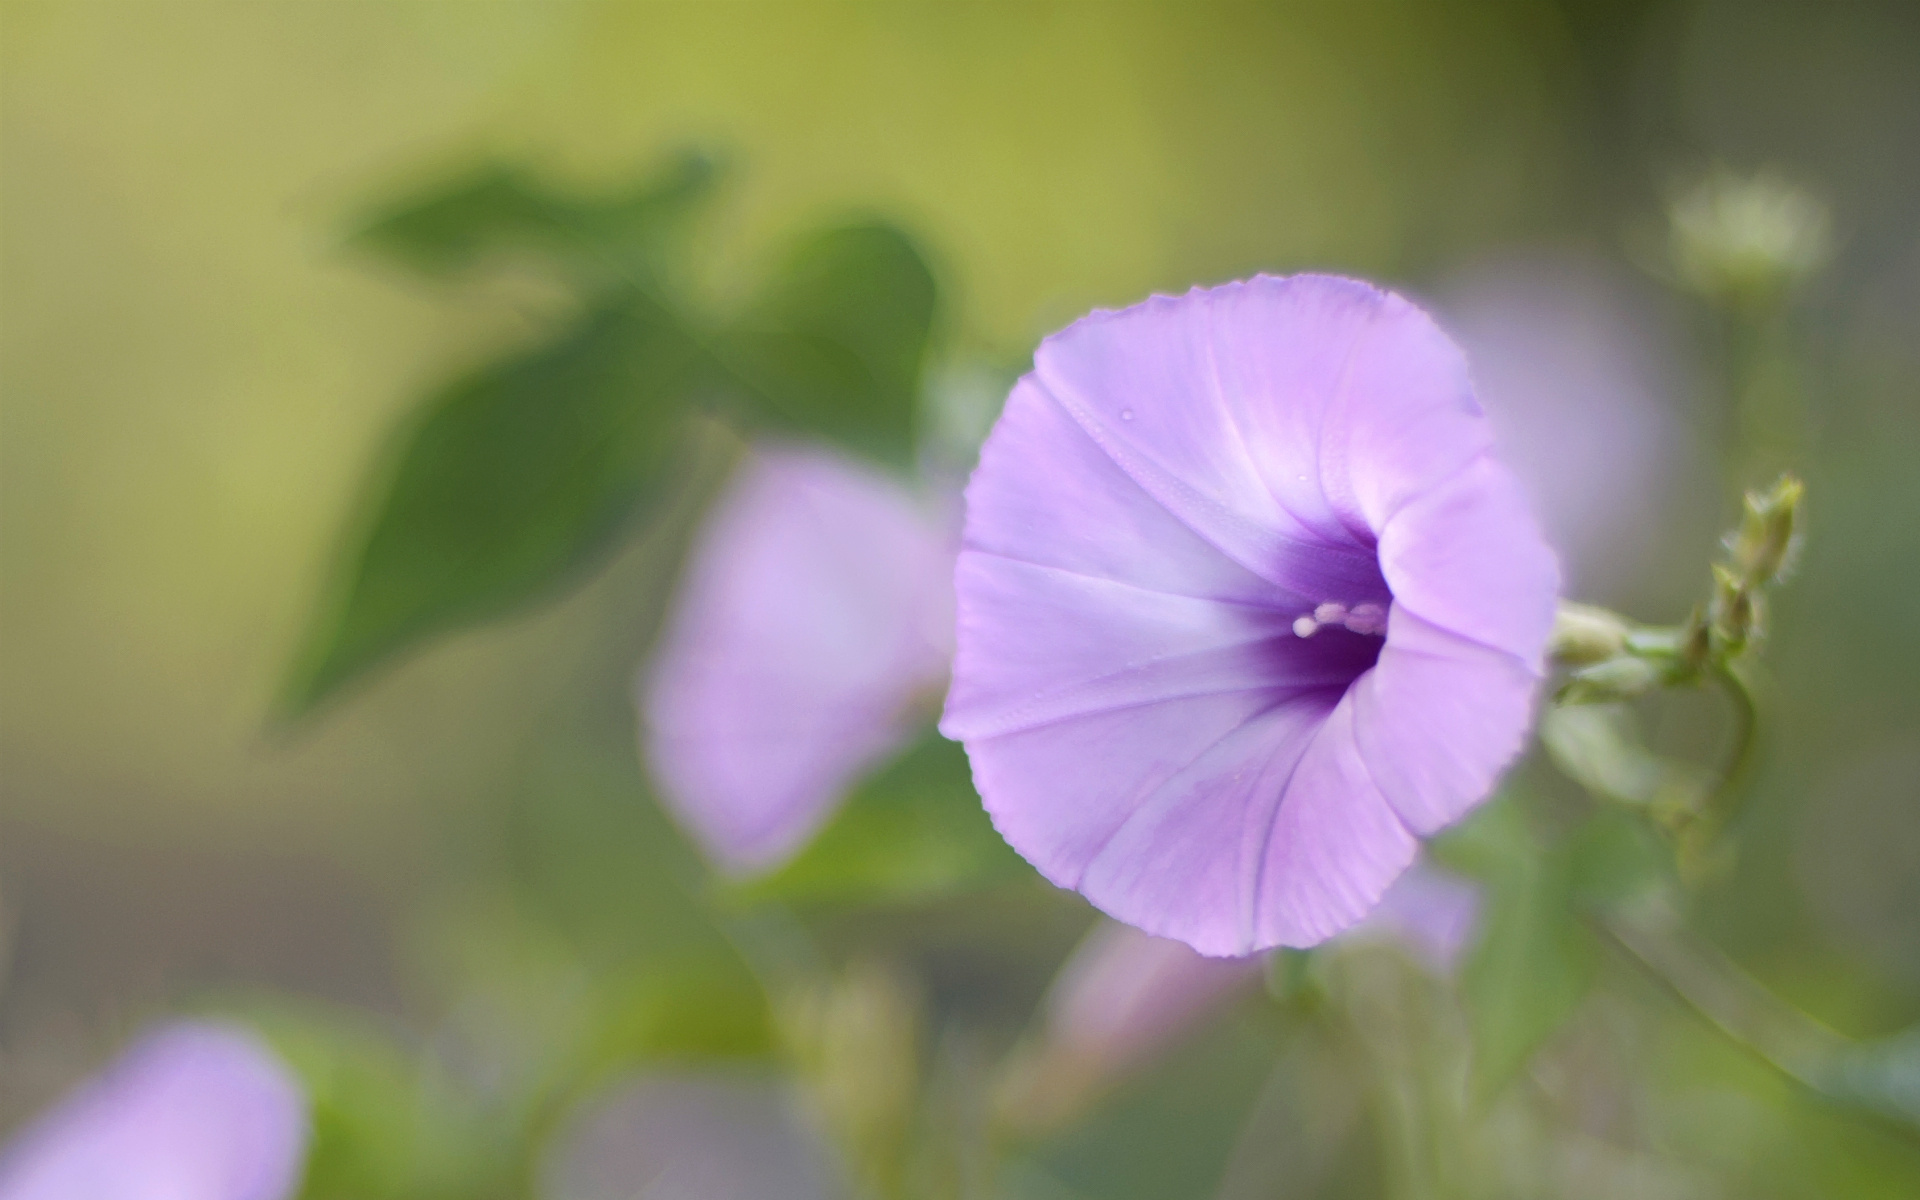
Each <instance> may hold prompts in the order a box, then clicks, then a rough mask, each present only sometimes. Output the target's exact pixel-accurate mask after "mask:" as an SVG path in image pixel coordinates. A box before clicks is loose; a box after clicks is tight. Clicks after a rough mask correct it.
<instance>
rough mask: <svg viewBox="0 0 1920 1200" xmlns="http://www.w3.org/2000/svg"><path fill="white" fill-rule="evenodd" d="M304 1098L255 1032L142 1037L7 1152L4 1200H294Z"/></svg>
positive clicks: (1, 1160)
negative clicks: (106, 1199)
mask: <svg viewBox="0 0 1920 1200" xmlns="http://www.w3.org/2000/svg"><path fill="white" fill-rule="evenodd" d="M306 1109H307V1103H306V1098H305V1097H304V1096H303V1095H302V1093H301V1091H300V1087H299V1085H298V1084H297V1083H296V1082H295V1081H294V1079H293V1076H292V1073H291V1072H290V1071H288V1069H287V1068H286V1066H285V1065H284V1064H283V1063H281V1062H280V1060H279V1059H278V1058H277V1057H276V1056H275V1055H273V1054H272V1053H271V1052H270V1051H269V1050H268V1049H267V1048H266V1047H265V1046H263V1045H262V1044H261V1043H260V1042H259V1041H258V1040H257V1039H256V1038H254V1037H253V1036H252V1035H251V1034H248V1033H244V1032H242V1031H241V1030H239V1029H235V1028H230V1027H228V1026H224V1025H216V1024H211V1023H201V1022H182V1023H180V1024H176V1025H172V1026H169V1027H167V1028H164V1029H161V1030H159V1031H157V1032H155V1033H152V1034H149V1035H148V1036H147V1037H145V1038H143V1039H142V1040H141V1041H140V1042H139V1043H138V1044H137V1045H135V1046H134V1047H133V1048H132V1049H131V1050H129V1051H128V1052H127V1053H126V1054H125V1055H124V1056H122V1057H121V1059H120V1060H119V1061H118V1062H117V1063H115V1064H114V1065H113V1066H112V1067H111V1068H110V1069H109V1070H108V1071H107V1072H106V1073H104V1074H103V1075H101V1076H99V1077H98V1078H96V1079H94V1080H93V1081H92V1082H90V1083H88V1084H86V1085H84V1086H83V1087H82V1088H81V1089H80V1090H79V1091H78V1092H76V1093H75V1094H73V1095H72V1096H70V1097H68V1098H67V1099H66V1100H65V1101H64V1102H62V1103H61V1104H60V1105H58V1106H57V1107H56V1108H54V1110H53V1111H52V1112H50V1113H48V1114H47V1115H46V1116H45V1117H42V1118H41V1119H40V1121H39V1122H37V1123H36V1124H34V1125H32V1126H30V1127H29V1128H28V1129H27V1131H26V1132H25V1133H23V1134H22V1135H21V1136H20V1137H19V1138H18V1139H17V1140H16V1141H15V1142H14V1143H13V1145H11V1146H10V1147H8V1148H7V1151H6V1153H5V1154H3V1155H0V1197H4V1198H5V1200H74V1198H75V1197H92V1196H99V1197H113V1198H114V1200H177V1198H178V1197H183V1196H191V1197H194V1198H195V1200H285V1198H286V1197H290V1196H291V1195H292V1194H293V1191H294V1188H295V1186H296V1184H298V1182H299V1179H300V1171H301V1166H302V1163H303V1162H304V1160H305V1157H306V1142H307V1111H306Z"/></svg>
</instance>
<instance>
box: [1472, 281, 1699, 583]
mask: <svg viewBox="0 0 1920 1200" xmlns="http://www.w3.org/2000/svg"><path fill="white" fill-rule="evenodd" d="M1658 303H1659V298H1658V297H1657V296H1648V295H1646V294H1645V293H1644V291H1643V290H1642V289H1639V288H1637V287H1636V286H1635V284H1634V282H1633V281H1632V280H1629V279H1625V278H1621V277H1618V276H1617V275H1615V274H1612V273H1610V272H1608V271H1607V270H1606V269H1605V268H1603V267H1602V266H1600V265H1598V264H1595V263H1592V262H1589V261H1587V260H1585V259H1582V258H1580V257H1578V256H1575V255H1569V254H1531V255H1525V256H1510V257H1506V258H1502V259H1498V260H1493V261H1488V262H1483V263H1480V264H1477V265H1475V266H1473V267H1471V268H1469V269H1467V270H1465V271H1463V272H1461V273H1460V274H1458V275H1457V276H1455V277H1454V278H1452V279H1450V280H1449V281H1448V282H1447V283H1446V284H1445V285H1444V286H1443V287H1442V288H1441V289H1440V292H1439V308H1440V311H1441V313H1442V316H1443V318H1444V320H1445V323H1446V325H1447V328H1448V330H1449V332H1451V333H1452V334H1453V335H1454V336H1455V337H1457V338H1458V339H1459V340H1460V344H1461V345H1462V346H1463V347H1465V349H1466V352H1467V357H1468V360H1469V361H1470V362H1472V364H1473V380H1474V386H1475V389H1476V391H1477V392H1478V393H1479V396H1480V399H1481V401H1482V402H1483V403H1484V404H1485V405H1486V409H1487V418H1488V419H1489V420H1490V421H1492V422H1493V427H1494V431H1495V435H1496V437H1497V438H1498V440H1499V443H1500V450H1501V457H1502V458H1503V459H1504V460H1505V461H1506V462H1507V463H1509V464H1510V465H1511V466H1512V467H1513V472H1514V474H1515V475H1516V476H1518V477H1519V479H1520V482H1521V484H1522V486H1524V487H1525V488H1526V490H1527V494H1528V496H1529V497H1530V498H1531V499H1532V501H1533V505H1534V511H1535V512H1536V513H1538V514H1539V516H1540V521H1541V524H1542V525H1543V526H1544V527H1545V529H1546V533H1547V537H1548V540H1549V541H1550V542H1552V544H1553V546H1554V549H1555V550H1557V551H1559V554H1560V560H1561V563H1562V565H1563V566H1564V567H1565V569H1566V572H1567V575H1568V577H1569V585H1570V587H1571V588H1572V589H1573V590H1576V591H1578V592H1581V593H1587V592H1591V591H1593V590H1594V589H1596V588H1599V587H1602V586H1606V585H1613V586H1616V587H1617V586H1618V584H1619V582H1620V580H1621V578H1622V576H1625V575H1631V574H1632V573H1633V572H1634V571H1635V570H1637V569H1641V568H1644V567H1645V566H1646V563H1645V561H1644V559H1645V555H1646V554H1647V553H1648V551H1649V549H1650V548H1651V547H1652V545H1653V540H1652V539H1649V538H1647V537H1646V530H1647V528H1648V527H1649V526H1650V525H1656V524H1661V523H1665V522H1668V521H1670V520H1671V512H1672V508H1673V505H1674V501H1675V498H1676V497H1675V493H1676V491H1677V490H1678V487H1679V483H1680V477H1681V476H1682V474H1683V473H1685V468H1686V467H1687V465H1688V460H1689V459H1690V458H1691V456H1692V455H1693V454H1694V452H1695V448H1694V446H1693V445H1692V443H1691V439H1690V437H1689V434H1688V430H1687V427H1686V425H1685V423H1684V422H1683V421H1682V420H1681V419H1680V415H1679V413H1678V412H1677V411H1676V410H1675V409H1674V407H1673V405H1674V397H1675V396H1677V395H1680V394H1682V392H1683V391H1684V389H1683V387H1682V385H1681V384H1680V383H1679V380H1678V377H1679V375H1680V367H1679V364H1680V359H1681V356H1680V352H1679V350H1678V348H1677V347H1675V346H1673V345H1672V342H1671V338H1668V337H1664V336H1663V335H1662V329H1663V328H1664V327H1665V326H1664V325H1663V323H1662V322H1661V321H1660V320H1659V319H1658V316H1657V312H1658ZM1666 324H1668V325H1670V324H1672V323H1671V322H1668V323H1666Z"/></svg>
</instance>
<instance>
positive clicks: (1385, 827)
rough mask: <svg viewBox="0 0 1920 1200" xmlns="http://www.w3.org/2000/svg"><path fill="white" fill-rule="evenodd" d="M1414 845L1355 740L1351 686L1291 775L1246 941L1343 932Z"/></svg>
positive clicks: (1321, 937) (1307, 940)
mask: <svg viewBox="0 0 1920 1200" xmlns="http://www.w3.org/2000/svg"><path fill="white" fill-rule="evenodd" d="M1418 849H1419V846H1418V843H1417V842H1415V841H1414V837H1413V834H1412V833H1410V832H1408V830H1407V827H1406V826H1405V825H1404V824H1403V823H1402V822H1401V820H1400V818H1399V816H1398V815H1397V814H1395V812H1394V811H1393V809H1392V807H1391V806H1390V805H1389V804H1388V803H1387V799H1386V797H1385V796H1384V795H1382V794H1381V791H1380V788H1379V785H1378V784H1376V783H1375V782H1374V778H1373V772H1372V770H1371V764H1370V762H1369V761H1368V760H1367V759H1366V758H1365V757H1364V756H1363V755H1362V753H1361V751H1360V747H1359V745H1358V743H1357V742H1356V741H1355V740H1354V698H1353V694H1352V693H1351V692H1349V693H1348V694H1347V695H1346V696H1344V697H1342V698H1341V700H1340V703H1339V704H1338V705H1336V706H1335V707H1334V709H1333V712H1332V713H1331V714H1329V715H1328V717H1327V719H1326V721H1325V723H1324V724H1323V725H1322V726H1321V728H1320V729H1319V731H1318V732H1317V734H1316V735H1315V737H1314V739H1313V741H1312V744H1311V745H1309V746H1308V747H1307V751H1306V753H1305V754H1303V755H1302V756H1301V758H1300V763H1299V766H1298V767H1297V768H1296V769H1295V770H1294V772H1293V777H1292V778H1291V779H1290V780H1289V781H1288V783H1287V790H1286V795H1285V796H1284V797H1283V798H1282V799H1281V801H1280V807H1279V810H1278V811H1277V813H1276V814H1275V817H1274V821H1273V826H1272V829H1271V830H1270V831H1269V833H1268V835H1267V841H1266V846H1265V858H1264V859H1263V861H1262V867H1261V875H1260V886H1259V890H1258V893H1257V895H1256V898H1255V904H1256V905H1257V906H1258V907H1257V911H1258V924H1257V925H1256V927H1255V931H1254V937H1253V940H1252V942H1251V943H1250V946H1249V948H1250V949H1251V948H1257V947H1263V946H1276V945H1277V946H1313V945H1317V944H1319V943H1320V942H1323V941H1325V940H1326V939H1327V938H1330V937H1332V936H1333V935H1334V934H1336V933H1339V932H1340V931H1341V930H1342V929H1345V928H1347V927H1348V926H1349V925H1352V924H1353V923H1354V922H1356V921H1358V920H1360V918H1362V917H1364V916H1366V915H1367V913H1368V912H1369V911H1370V910H1371V909H1372V908H1373V906H1374V905H1375V904H1377V903H1378V902H1379V900H1380V897H1381V896H1382V895H1383V894H1384V893H1385V892H1386V890H1387V888H1388V886H1389V885H1391V884H1392V883H1393V881H1394V879H1395V878H1397V877H1398V876H1399V874H1400V872H1402V871H1404V870H1406V868H1407V864H1409V863H1411V862H1412V861H1413V858H1414V854H1415V853H1416V852H1417V851H1418Z"/></svg>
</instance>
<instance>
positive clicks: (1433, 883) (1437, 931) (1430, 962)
mask: <svg viewBox="0 0 1920 1200" xmlns="http://www.w3.org/2000/svg"><path fill="white" fill-rule="evenodd" d="M1479 927H1480V885H1479V884H1477V883H1474V882H1473V881H1472V880H1470V879H1464V878H1462V877H1461V876H1458V875H1455V874H1454V873H1453V872H1451V871H1445V870H1442V869H1440V868H1439V867H1433V866H1429V865H1427V863H1426V862H1425V861H1421V862H1416V863H1414V864H1413V866H1411V867H1409V868H1408V869H1407V871H1406V873H1405V874H1403V875H1401V876H1400V878H1398V879H1396V880H1394V881H1393V886H1392V887H1390V888H1388V889H1387V894H1386V895H1384V896H1382V897H1380V903H1379V904H1378V905H1376V906H1375V907H1374V910H1373V911H1372V912H1370V913H1368V914H1367V918H1366V920H1364V921H1362V922H1360V924H1358V925H1356V926H1354V927H1353V929H1352V930H1350V931H1349V932H1348V933H1347V935H1346V936H1345V937H1344V938H1342V939H1341V940H1342V942H1343V943H1347V942H1357V941H1361V940H1366V941H1376V940H1377V941H1391V942H1397V943H1398V944H1400V945H1401V946H1404V947H1405V948H1406V949H1407V950H1408V952H1410V953H1411V954H1412V955H1413V957H1414V958H1416V959H1418V960H1419V962H1420V964H1421V965H1422V966H1424V967H1426V968H1427V970H1429V971H1431V972H1433V973H1434V974H1435V975H1440V976H1446V975H1451V974H1452V973H1453V969H1454V968H1455V967H1457V966H1459V965H1460V956H1461V955H1462V954H1464V953H1465V952H1466V950H1467V948H1468V947H1469V946H1471V945H1472V943H1473V940H1474V936H1475V934H1477V933H1478V932H1479Z"/></svg>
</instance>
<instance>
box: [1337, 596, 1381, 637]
mask: <svg viewBox="0 0 1920 1200" xmlns="http://www.w3.org/2000/svg"><path fill="white" fill-rule="evenodd" d="M1347 628H1348V629H1351V630H1353V632H1355V633H1384V632H1386V628H1387V610H1386V609H1384V608H1382V607H1381V606H1380V605H1378V604H1371V603H1369V604H1356V605H1354V606H1353V611H1352V612H1350V613H1348V614H1347Z"/></svg>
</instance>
